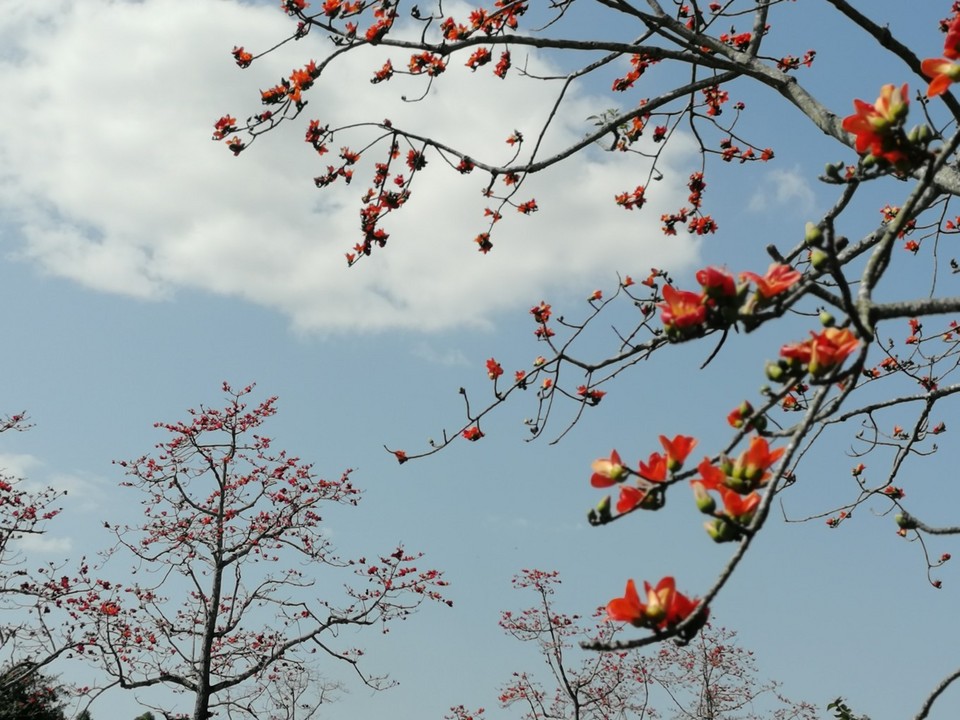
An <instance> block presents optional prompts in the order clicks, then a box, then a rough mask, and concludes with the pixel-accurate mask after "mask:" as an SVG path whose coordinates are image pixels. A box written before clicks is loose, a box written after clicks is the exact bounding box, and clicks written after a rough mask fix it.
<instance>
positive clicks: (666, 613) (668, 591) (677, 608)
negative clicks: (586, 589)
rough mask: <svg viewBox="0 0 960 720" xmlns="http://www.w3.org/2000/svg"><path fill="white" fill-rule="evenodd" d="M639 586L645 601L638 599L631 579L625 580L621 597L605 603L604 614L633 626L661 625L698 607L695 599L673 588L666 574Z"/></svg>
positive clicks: (674, 620) (678, 618)
mask: <svg viewBox="0 0 960 720" xmlns="http://www.w3.org/2000/svg"><path fill="white" fill-rule="evenodd" d="M643 589H644V592H645V593H646V596H647V597H646V600H647V603H646V605H644V604H643V603H641V602H640V595H639V594H638V593H637V586H636V585H635V584H634V582H633V580H627V588H626V590H625V591H624V594H623V597H620V598H614V599H613V600H611V601H610V602H609V603H607V617H608V618H609V619H611V620H616V621H619V622H628V623H630V624H631V625H634V626H636V627H654V628H661V629H662V628H666V627H667V626H669V625H676V624H678V623H680V622H682V621H683V620H685V619H687V618H688V617H689V616H690V615H692V614H693V613H694V611H695V610H696V609H697V607H698V603H697V602H696V601H695V600H691V599H690V598H688V597H686V596H685V595H683V594H681V593H679V592H677V589H676V581H675V580H674V579H673V578H672V577H669V576H668V577H665V578H663V579H662V580H661V581H660V582H658V583H657V586H656V587H650V584H649V583H646V582H645V583H644V584H643Z"/></svg>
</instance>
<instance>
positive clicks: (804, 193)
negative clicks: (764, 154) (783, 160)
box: [747, 167, 815, 212]
mask: <svg viewBox="0 0 960 720" xmlns="http://www.w3.org/2000/svg"><path fill="white" fill-rule="evenodd" d="M814 201H815V195H814V193H813V188H811V187H810V183H809V182H808V181H807V176H806V175H804V174H803V173H802V172H801V171H800V168H799V167H794V168H792V169H790V170H783V169H776V170H770V171H768V172H767V173H766V175H765V177H764V179H763V182H762V183H760V185H759V186H758V187H757V190H756V192H755V193H754V194H753V196H752V197H751V198H750V202H749V204H748V205H747V207H748V209H749V210H750V211H751V212H763V211H765V210H769V209H770V208H771V207H787V206H792V207H793V208H794V209H795V210H797V211H798V212H809V211H810V210H812V209H813V206H814Z"/></svg>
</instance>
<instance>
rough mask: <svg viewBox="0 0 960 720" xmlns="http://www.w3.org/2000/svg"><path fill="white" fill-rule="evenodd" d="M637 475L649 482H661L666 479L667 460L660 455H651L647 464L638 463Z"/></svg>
mask: <svg viewBox="0 0 960 720" xmlns="http://www.w3.org/2000/svg"><path fill="white" fill-rule="evenodd" d="M639 474H640V477H642V478H644V479H646V480H649V481H650V482H663V481H664V480H666V479H667V458H665V457H664V456H663V455H661V454H660V453H656V452H655V453H651V454H650V459H649V460H647V462H643V461H642V460H641V461H640V472H639Z"/></svg>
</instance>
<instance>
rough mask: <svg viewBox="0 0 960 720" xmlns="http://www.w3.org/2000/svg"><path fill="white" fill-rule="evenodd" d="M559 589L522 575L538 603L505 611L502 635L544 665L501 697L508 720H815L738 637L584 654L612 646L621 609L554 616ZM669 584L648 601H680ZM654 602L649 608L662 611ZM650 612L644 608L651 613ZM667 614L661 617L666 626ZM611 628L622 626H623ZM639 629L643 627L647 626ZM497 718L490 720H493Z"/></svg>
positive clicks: (477, 715) (546, 579)
mask: <svg viewBox="0 0 960 720" xmlns="http://www.w3.org/2000/svg"><path fill="white" fill-rule="evenodd" d="M559 584H560V578H559V576H558V574H557V573H556V572H545V571H542V570H524V571H523V572H521V573H520V574H519V575H517V576H516V577H514V579H513V586H514V587H515V588H516V589H518V590H528V591H530V592H531V593H532V594H533V595H534V596H535V598H536V599H535V602H534V604H533V605H531V606H530V607H528V608H524V609H523V610H520V611H519V612H513V611H504V612H502V613H501V616H500V627H501V628H502V629H503V631H504V632H505V633H507V634H508V635H511V636H512V637H515V638H516V639H517V640H519V641H521V642H525V643H531V644H533V645H534V646H535V647H536V648H537V650H538V651H539V653H540V656H541V658H542V660H543V661H544V664H545V666H546V667H545V668H543V672H538V671H536V670H534V669H531V670H524V671H518V672H514V673H513V676H512V677H511V679H510V680H508V681H507V682H506V683H505V684H504V685H503V687H502V688H501V690H500V696H499V698H498V699H499V704H500V706H501V708H503V709H504V710H508V711H510V715H511V716H512V717H518V718H522V719H523V720H609V719H611V718H621V719H622V720H628V719H629V720H643V718H676V719H677V720H680V719H681V718H683V719H684V720H734V719H735V718H736V719H737V720H760V719H761V718H772V719H773V720H814V719H815V718H817V717H818V715H817V713H816V711H815V709H814V707H813V706H812V705H810V704H808V703H803V702H801V703H797V702H792V701H790V700H788V699H786V698H785V697H783V695H782V694H781V693H780V690H779V685H778V683H776V682H772V681H761V680H760V679H759V678H758V671H757V663H756V660H755V658H754V657H753V653H751V652H749V651H748V650H745V649H743V648H742V647H740V646H739V645H738V644H737V643H736V633H735V632H732V631H730V630H726V629H724V628H714V627H712V626H711V625H710V624H707V625H705V626H704V628H703V629H702V631H701V632H700V634H699V635H698V636H697V638H696V639H695V640H693V641H691V642H690V643H689V644H687V645H683V646H679V645H674V644H672V643H665V644H664V645H663V646H661V648H660V650H659V652H657V653H654V654H653V655H650V656H648V655H646V654H644V652H643V651H642V650H636V649H634V650H622V651H619V652H612V653H608V654H605V655H597V654H596V653H591V652H585V651H583V650H582V649H580V648H579V647H578V645H579V643H580V642H583V641H586V642H589V643H597V642H604V643H609V642H611V641H612V640H614V639H615V638H616V637H617V635H618V634H619V633H620V629H619V628H618V627H617V626H616V625H613V624H611V623H609V622H606V621H605V617H604V616H605V615H607V614H609V615H611V616H618V615H619V614H620V613H621V612H622V610H623V609H624V608H622V607H621V605H622V602H621V601H622V599H619V600H614V601H612V602H611V603H610V606H608V608H607V609H606V610H604V608H600V609H599V610H598V611H597V612H596V613H594V615H593V618H592V619H588V618H584V617H581V616H579V615H568V614H566V613H563V612H560V611H559V610H558V609H557V607H556V600H555V598H554V595H555V594H556V592H557V587H558V586H559ZM672 584H673V578H664V580H662V581H661V582H660V583H659V584H658V588H657V590H656V591H654V593H655V594H657V593H659V594H661V595H662V596H663V597H662V598H661V599H666V598H667V595H668V594H667V593H664V590H665V588H666V587H667V586H670V587H671V591H670V593H669V596H670V597H680V596H679V594H677V593H674V592H673V590H672ZM659 602H660V600H655V601H652V603H659ZM648 607H649V606H648ZM669 618H670V615H669V612H668V611H664V612H663V613H662V614H661V615H660V619H661V620H662V621H663V624H664V626H665V625H666V624H668V623H669ZM618 619H622V620H629V618H626V617H618ZM643 624H648V620H646V619H645V620H644V621H643ZM485 717H487V715H486V713H485V711H484V710H482V709H481V710H476V711H468V710H467V709H466V708H465V707H464V706H457V707H454V708H451V709H450V714H449V715H447V716H446V720H483V718H485ZM490 717H494V715H490Z"/></svg>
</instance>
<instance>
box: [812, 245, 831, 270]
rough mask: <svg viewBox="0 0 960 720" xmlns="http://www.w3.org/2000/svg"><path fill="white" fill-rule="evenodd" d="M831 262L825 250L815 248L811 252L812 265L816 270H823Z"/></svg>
mask: <svg viewBox="0 0 960 720" xmlns="http://www.w3.org/2000/svg"><path fill="white" fill-rule="evenodd" d="M829 261H830V256H829V255H827V253H825V252H824V251H823V250H820V249H819V248H814V249H813V250H811V251H810V264H811V265H813V267H814V269H816V270H823V269H824V268H825V267H826V266H827V263H828V262H829Z"/></svg>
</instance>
